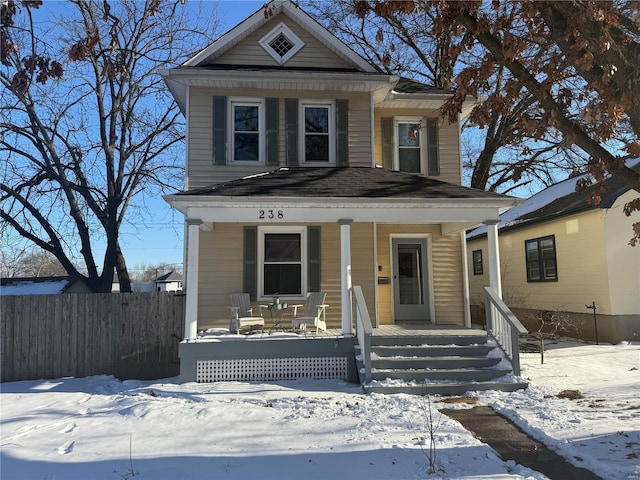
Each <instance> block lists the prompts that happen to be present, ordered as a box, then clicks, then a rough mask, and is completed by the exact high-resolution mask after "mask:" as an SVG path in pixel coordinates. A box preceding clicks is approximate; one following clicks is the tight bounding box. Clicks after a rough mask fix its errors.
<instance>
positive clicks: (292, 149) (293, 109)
mask: <svg viewBox="0 0 640 480" xmlns="http://www.w3.org/2000/svg"><path fill="white" fill-rule="evenodd" d="M284 123H285V130H286V131H285V134H286V141H285V143H286V148H287V153H286V155H287V166H288V167H297V166H298V163H299V162H298V135H299V132H298V99H297V98H287V99H285V101H284Z"/></svg>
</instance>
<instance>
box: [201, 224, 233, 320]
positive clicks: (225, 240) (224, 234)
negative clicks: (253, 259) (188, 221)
mask: <svg viewBox="0 0 640 480" xmlns="http://www.w3.org/2000/svg"><path fill="white" fill-rule="evenodd" d="M242 244H243V229H242V225H237V224H232V223H216V224H215V225H214V227H213V230H212V231H210V232H205V231H201V232H200V272H199V282H198V286H199V288H198V330H202V329H206V328H211V327H228V326H229V309H228V308H227V306H228V305H229V294H230V293H236V292H241V291H242Z"/></svg>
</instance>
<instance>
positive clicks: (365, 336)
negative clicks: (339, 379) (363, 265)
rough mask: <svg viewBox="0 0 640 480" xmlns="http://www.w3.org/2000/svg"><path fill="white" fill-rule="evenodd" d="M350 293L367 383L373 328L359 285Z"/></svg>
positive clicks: (369, 378) (369, 373) (367, 381)
mask: <svg viewBox="0 0 640 480" xmlns="http://www.w3.org/2000/svg"><path fill="white" fill-rule="evenodd" d="M351 291H352V293H353V302H354V306H355V311H356V335H357V337H358V345H360V355H362V363H363V364H364V381H365V383H369V382H370V381H371V336H372V335H373V326H372V325H371V318H370V317H369V310H367V304H366V302H365V301H364V295H363V294H362V288H361V287H360V285H354V286H353V287H352V288H351Z"/></svg>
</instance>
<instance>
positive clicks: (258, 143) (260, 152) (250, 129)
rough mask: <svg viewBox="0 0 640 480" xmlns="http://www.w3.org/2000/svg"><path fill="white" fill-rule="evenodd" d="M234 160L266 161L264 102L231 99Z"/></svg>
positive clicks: (232, 158)
mask: <svg viewBox="0 0 640 480" xmlns="http://www.w3.org/2000/svg"><path fill="white" fill-rule="evenodd" d="M229 111H230V113H231V122H230V125H231V127H232V128H231V129H230V130H231V132H230V133H231V138H230V141H229V145H230V147H231V148H230V150H231V155H232V157H231V161H232V162H251V163H256V164H258V163H264V143H265V138H264V134H265V127H264V102H262V101H252V100H246V99H231V100H230V108H229Z"/></svg>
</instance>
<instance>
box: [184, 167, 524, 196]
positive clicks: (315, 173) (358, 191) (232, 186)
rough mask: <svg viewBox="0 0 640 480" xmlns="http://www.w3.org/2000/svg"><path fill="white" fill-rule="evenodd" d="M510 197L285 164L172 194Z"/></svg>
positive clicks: (380, 174) (419, 178)
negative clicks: (274, 168) (259, 172)
mask: <svg viewBox="0 0 640 480" xmlns="http://www.w3.org/2000/svg"><path fill="white" fill-rule="evenodd" d="M185 195H189V196H207V197H291V198H294V197H295V198H304V197H312V198H324V197H331V198H352V199H353V198H363V199H366V198H375V199H438V200H440V199H491V200H503V199H512V200H515V199H514V198H513V197H508V196H506V195H501V194H498V193H493V192H487V191H484V190H478V189H474V188H468V187H463V186H461V185H455V184H452V183H447V182H442V181H440V180H435V179H433V178H428V177H425V176H423V175H418V174H411V173H404V172H399V171H394V170H388V169H385V168H371V167H317V168H309V167H284V168H279V169H277V170H272V171H270V172H265V173H262V174H257V175H250V176H247V177H244V178H240V179H238V180H233V181H230V182H224V183H218V184H215V185H211V186H208V187H204V188H198V189H193V190H188V191H185V192H181V193H177V194H176V195H175V196H176V197H180V196H185Z"/></svg>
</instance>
